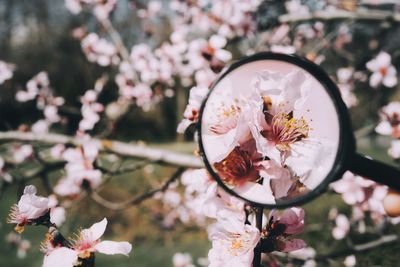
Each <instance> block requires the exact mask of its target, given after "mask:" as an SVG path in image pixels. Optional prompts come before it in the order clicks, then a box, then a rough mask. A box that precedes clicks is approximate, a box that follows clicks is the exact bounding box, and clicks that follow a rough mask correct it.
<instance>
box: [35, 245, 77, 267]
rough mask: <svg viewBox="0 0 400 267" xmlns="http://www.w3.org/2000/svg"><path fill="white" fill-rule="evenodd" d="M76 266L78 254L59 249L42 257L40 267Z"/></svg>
mask: <svg viewBox="0 0 400 267" xmlns="http://www.w3.org/2000/svg"><path fill="white" fill-rule="evenodd" d="M76 264H78V252H77V251H75V250H73V249H70V248H66V247H59V248H55V249H54V250H52V251H51V252H50V253H49V254H48V255H45V256H44V260H43V265H42V267H54V266H57V267H73V266H75V265H76Z"/></svg>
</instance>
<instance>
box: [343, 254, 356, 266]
mask: <svg viewBox="0 0 400 267" xmlns="http://www.w3.org/2000/svg"><path fill="white" fill-rule="evenodd" d="M356 263H357V259H356V256H354V255H350V256H347V257H346V258H345V259H344V261H343V264H344V266H346V267H353V266H356Z"/></svg>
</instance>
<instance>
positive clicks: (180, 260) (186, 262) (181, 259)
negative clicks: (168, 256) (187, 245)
mask: <svg viewBox="0 0 400 267" xmlns="http://www.w3.org/2000/svg"><path fill="white" fill-rule="evenodd" d="M172 264H173V265H174V267H195V265H194V264H193V259H192V256H191V255H190V254H189V253H181V252H177V253H175V254H174V256H173V258H172Z"/></svg>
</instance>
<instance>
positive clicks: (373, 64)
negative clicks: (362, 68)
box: [367, 52, 397, 88]
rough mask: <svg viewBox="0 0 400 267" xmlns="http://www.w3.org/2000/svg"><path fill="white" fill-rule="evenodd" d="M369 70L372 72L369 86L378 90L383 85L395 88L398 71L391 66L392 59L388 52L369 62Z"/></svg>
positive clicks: (381, 53)
mask: <svg viewBox="0 0 400 267" xmlns="http://www.w3.org/2000/svg"><path fill="white" fill-rule="evenodd" d="M367 68H368V69H369V70H370V71H372V75H371V77H370V79H369V84H370V85H371V86H372V87H374V88H376V87H378V85H380V84H383V85H384V86H386V87H394V86H395V85H396V84H397V71H396V68H395V67H394V66H393V65H392V64H391V57H390V55H389V54H388V53H386V52H380V53H379V54H378V55H377V56H376V57H375V58H374V59H372V60H371V61H368V62H367Z"/></svg>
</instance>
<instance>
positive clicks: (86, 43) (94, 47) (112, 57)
mask: <svg viewBox="0 0 400 267" xmlns="http://www.w3.org/2000/svg"><path fill="white" fill-rule="evenodd" d="M81 46H82V50H83V52H84V53H85V54H86V57H87V59H88V60H89V61H90V62H96V63H97V64H99V65H100V66H109V65H111V64H117V63H119V60H120V59H119V56H118V52H117V49H116V48H115V46H114V45H113V44H112V43H111V42H109V41H107V40H106V39H104V38H100V37H99V36H98V35H97V34H96V33H89V34H88V35H87V36H86V37H85V38H83V39H82V41H81Z"/></svg>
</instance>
